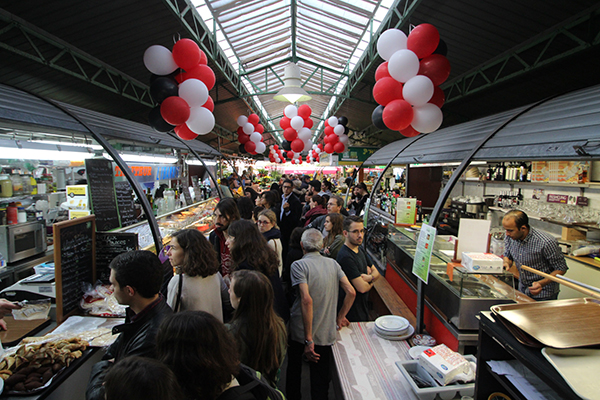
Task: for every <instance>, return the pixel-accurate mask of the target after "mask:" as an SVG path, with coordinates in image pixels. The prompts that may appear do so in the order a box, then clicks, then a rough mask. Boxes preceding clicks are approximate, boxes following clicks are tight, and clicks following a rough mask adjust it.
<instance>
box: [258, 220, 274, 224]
mask: <svg viewBox="0 0 600 400" xmlns="http://www.w3.org/2000/svg"><path fill="white" fill-rule="evenodd" d="M270 222H271V221H261V220H260V219H259V220H258V221H256V223H257V224H259V225H266V224H268V223H270Z"/></svg>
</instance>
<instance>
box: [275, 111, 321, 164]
mask: <svg viewBox="0 0 600 400" xmlns="http://www.w3.org/2000/svg"><path fill="white" fill-rule="evenodd" d="M311 113H312V110H311V108H310V106H308V105H306V104H303V105H301V106H300V107H296V106H294V105H292V104H290V105H289V106H286V107H285V109H284V110H283V115H284V117H283V118H281V120H280V121H279V126H280V127H281V129H283V137H284V139H285V140H284V141H283V142H282V144H281V146H282V147H283V149H284V150H287V151H290V150H291V151H293V152H294V153H298V156H299V155H300V153H302V152H303V151H309V150H310V149H311V148H312V145H313V144H312V142H311V140H310V138H311V137H312V131H311V128H312V127H313V121H312V120H311V119H310V114H311ZM290 158H291V157H290Z"/></svg>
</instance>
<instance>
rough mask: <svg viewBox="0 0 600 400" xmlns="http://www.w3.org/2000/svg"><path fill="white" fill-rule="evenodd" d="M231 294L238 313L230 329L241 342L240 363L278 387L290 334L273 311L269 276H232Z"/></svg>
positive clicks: (253, 273) (237, 273)
mask: <svg viewBox="0 0 600 400" xmlns="http://www.w3.org/2000/svg"><path fill="white" fill-rule="evenodd" d="M229 293H230V296H231V304H232V305H233V307H234V308H235V312H234V313H233V318H232V319H231V322H230V323H229V324H227V327H228V328H229V331H230V332H231V333H232V334H233V336H234V337H235V339H236V341H237V346H238V351H239V354H240V361H241V362H242V363H244V364H246V365H247V366H249V367H250V368H253V369H255V370H257V371H260V372H261V373H262V374H263V375H264V376H265V377H266V378H267V379H268V381H269V382H270V383H271V385H272V386H273V387H276V386H277V382H278V381H279V373H280V368H281V364H282V363H283V359H284V357H285V353H286V347H287V331H286V329H285V323H284V322H283V320H282V319H281V318H280V317H279V316H278V315H277V314H276V313H275V311H274V309H273V298H274V294H273V285H271V282H270V281H269V278H267V277H266V275H265V274H263V273H261V272H258V271H251V270H244V269H243V270H239V271H235V272H233V274H232V275H231V286H230V288H229Z"/></svg>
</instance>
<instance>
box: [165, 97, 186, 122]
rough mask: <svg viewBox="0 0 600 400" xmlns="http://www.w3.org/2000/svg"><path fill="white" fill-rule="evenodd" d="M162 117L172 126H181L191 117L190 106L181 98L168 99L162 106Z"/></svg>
mask: <svg viewBox="0 0 600 400" xmlns="http://www.w3.org/2000/svg"><path fill="white" fill-rule="evenodd" d="M160 115H162V117H163V119H164V120H165V121H167V122H168V123H169V124H171V125H181V124H183V123H185V121H187V120H188V118H189V117H190V106H189V105H188V103H187V101H185V100H184V99H182V98H181V97H179V96H171V97H167V98H166V99H164V100H163V102H162V103H161V104H160Z"/></svg>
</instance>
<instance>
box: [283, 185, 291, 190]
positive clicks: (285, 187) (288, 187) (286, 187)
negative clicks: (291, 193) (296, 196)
mask: <svg viewBox="0 0 600 400" xmlns="http://www.w3.org/2000/svg"><path fill="white" fill-rule="evenodd" d="M283 188H284V189H291V188H292V187H291V186H289V185H288V186H285V185H284V186H283Z"/></svg>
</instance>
